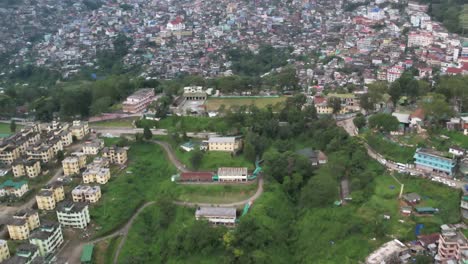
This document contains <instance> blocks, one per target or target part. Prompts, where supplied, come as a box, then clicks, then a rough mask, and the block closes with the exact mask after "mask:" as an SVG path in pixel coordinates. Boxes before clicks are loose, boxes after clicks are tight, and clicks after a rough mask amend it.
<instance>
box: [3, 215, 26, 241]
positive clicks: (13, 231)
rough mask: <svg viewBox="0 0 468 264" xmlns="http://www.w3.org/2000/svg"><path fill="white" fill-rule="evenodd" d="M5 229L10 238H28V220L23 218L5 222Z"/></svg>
mask: <svg viewBox="0 0 468 264" xmlns="http://www.w3.org/2000/svg"><path fill="white" fill-rule="evenodd" d="M7 229H8V234H9V235H10V238H11V239H12V240H25V239H28V238H29V227H28V222H27V221H26V220H25V219H15V218H13V219H11V220H10V221H9V222H8V223H7Z"/></svg>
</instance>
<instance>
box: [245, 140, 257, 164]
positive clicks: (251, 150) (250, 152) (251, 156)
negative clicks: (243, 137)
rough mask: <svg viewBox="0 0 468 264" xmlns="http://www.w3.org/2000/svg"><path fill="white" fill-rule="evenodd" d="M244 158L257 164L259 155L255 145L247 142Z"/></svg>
mask: <svg viewBox="0 0 468 264" xmlns="http://www.w3.org/2000/svg"><path fill="white" fill-rule="evenodd" d="M244 156H245V158H246V159H247V160H248V161H251V162H255V160H256V157H257V153H256V151H255V147H254V145H252V144H251V143H250V142H246V143H245V145H244Z"/></svg>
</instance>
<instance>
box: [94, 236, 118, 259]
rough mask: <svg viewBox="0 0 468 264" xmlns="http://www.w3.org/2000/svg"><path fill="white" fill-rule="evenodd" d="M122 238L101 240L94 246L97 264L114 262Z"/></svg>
mask: <svg viewBox="0 0 468 264" xmlns="http://www.w3.org/2000/svg"><path fill="white" fill-rule="evenodd" d="M121 240H122V238H121V237H120V236H118V237H113V238H111V239H108V240H105V241H101V242H99V243H97V244H95V245H94V246H95V247H94V252H93V260H94V262H93V263H95V264H112V263H113V260H114V254H115V250H116V249H117V246H118V245H119V243H120V241H121Z"/></svg>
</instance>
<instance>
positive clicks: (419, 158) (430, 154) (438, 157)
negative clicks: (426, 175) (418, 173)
mask: <svg viewBox="0 0 468 264" xmlns="http://www.w3.org/2000/svg"><path fill="white" fill-rule="evenodd" d="M414 158H415V159H416V161H415V162H414V163H415V164H416V169H419V170H422V171H425V172H435V173H438V174H442V175H446V176H449V177H452V176H453V174H454V172H455V166H456V160H455V159H453V158H448V157H444V155H443V154H442V153H440V152H438V151H435V150H432V149H423V148H418V149H417V150H416V153H415V154H414Z"/></svg>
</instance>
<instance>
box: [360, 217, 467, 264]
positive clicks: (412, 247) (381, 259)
mask: <svg viewBox="0 0 468 264" xmlns="http://www.w3.org/2000/svg"><path fill="white" fill-rule="evenodd" d="M440 229H441V231H440V233H433V234H428V235H418V236H417V240H415V241H412V242H411V243H403V242H401V241H399V240H396V239H394V240H392V241H389V242H387V243H385V244H384V245H382V246H381V247H380V248H378V249H377V250H375V251H374V252H373V253H372V254H371V255H369V256H368V257H367V258H366V262H365V263H366V264H381V263H394V262H392V261H395V260H396V261H398V262H396V263H411V261H412V259H413V257H414V256H415V255H417V254H423V255H426V256H431V257H433V258H434V262H433V263H441V264H451V263H454V264H455V263H466V262H467V261H468V239H467V238H466V236H465V235H464V234H463V232H462V230H461V228H460V227H459V226H456V225H442V226H441V227H440Z"/></svg>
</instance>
